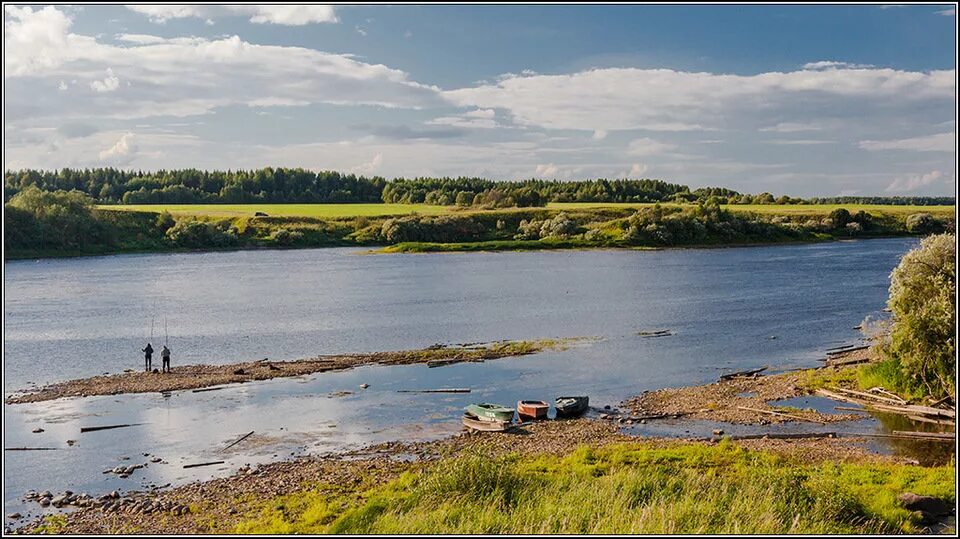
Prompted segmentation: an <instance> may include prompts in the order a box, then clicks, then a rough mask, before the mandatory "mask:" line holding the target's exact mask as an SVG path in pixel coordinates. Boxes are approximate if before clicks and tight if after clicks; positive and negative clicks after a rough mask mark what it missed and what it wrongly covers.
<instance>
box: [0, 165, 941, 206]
mask: <svg viewBox="0 0 960 539" xmlns="http://www.w3.org/2000/svg"><path fill="white" fill-rule="evenodd" d="M3 180H4V182H3V184H4V201H9V200H10V199H11V197H13V196H14V195H16V194H17V193H19V192H21V191H23V190H24V189H26V188H27V187H30V186H35V187H37V188H39V189H40V190H42V191H49V192H54V191H79V192H82V193H84V194H86V195H88V196H89V197H90V198H92V199H93V200H94V201H95V202H96V203H98V204H251V203H275V204H282V203H291V204H293V203H299V204H334V203H381V202H383V203H399V204H434V205H441V206H454V205H456V206H464V207H483V208H503V207H538V206H545V205H546V204H547V203H549V202H680V203H683V202H691V203H692V202H706V201H707V200H713V201H715V202H718V203H720V204H896V205H952V204H954V202H955V199H954V198H953V197H880V196H876V197H872V196H867V197H850V196H845V197H812V198H796V197H789V196H785V195H783V196H779V197H775V196H774V195H773V194H771V193H759V194H747V193H740V192H737V191H734V190H732V189H727V188H723V187H701V188H697V189H694V190H690V188H689V187H688V186H686V185H682V184H676V183H669V182H666V181H663V180H657V179H615V180H608V179H604V178H600V179H595V180H580V181H559V180H537V179H530V180H521V181H508V180H489V179H485V178H470V177H458V178H450V177H441V178H429V177H421V178H412V179H406V178H397V179H393V180H387V179H385V178H383V177H380V176H373V177H366V176H359V175H356V174H345V173H341V172H336V171H322V172H313V171H310V170H305V169H302V168H283V167H279V168H273V167H266V168H261V169H257V170H225V171H224V170H213V171H209V170H198V169H178V170H158V171H152V172H144V171H139V170H138V171H133V170H122V169H117V168H96V169H71V168H63V169H59V170H49V171H48V170H36V169H21V170H17V171H5V172H4V178H3Z"/></svg>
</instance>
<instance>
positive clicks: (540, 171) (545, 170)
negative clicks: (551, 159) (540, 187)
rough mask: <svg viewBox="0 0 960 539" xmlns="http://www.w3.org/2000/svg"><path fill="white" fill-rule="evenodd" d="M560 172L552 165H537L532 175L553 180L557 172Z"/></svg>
mask: <svg viewBox="0 0 960 539" xmlns="http://www.w3.org/2000/svg"><path fill="white" fill-rule="evenodd" d="M559 171H560V168H559V167H557V165H554V164H553V163H550V164H547V165H537V168H536V170H534V171H533V175H534V176H536V177H538V178H553V177H556V175H557V172H559Z"/></svg>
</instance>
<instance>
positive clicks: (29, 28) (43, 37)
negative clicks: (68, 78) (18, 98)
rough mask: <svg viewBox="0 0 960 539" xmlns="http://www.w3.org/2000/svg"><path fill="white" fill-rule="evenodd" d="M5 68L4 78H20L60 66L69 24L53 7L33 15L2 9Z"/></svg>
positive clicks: (25, 9)
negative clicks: (3, 13) (4, 13)
mask: <svg viewBox="0 0 960 539" xmlns="http://www.w3.org/2000/svg"><path fill="white" fill-rule="evenodd" d="M4 10H6V13H7V17H6V18H5V19H6V20H5V21H4V23H3V34H4V40H3V45H4V55H3V57H4V66H5V68H6V75H7V76H17V75H23V74H27V73H31V72H35V71H41V70H45V69H50V68H54V67H56V66H58V65H60V61H61V58H62V56H63V54H64V49H65V48H67V46H68V42H67V29H68V28H69V27H70V24H71V21H70V18H69V17H67V16H66V15H65V14H64V13H63V12H61V11H59V10H57V8H55V7H53V6H47V7H45V8H43V9H41V10H37V11H33V9H31V8H29V7H23V8H18V7H16V6H11V5H6V6H4Z"/></svg>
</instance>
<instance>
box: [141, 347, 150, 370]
mask: <svg viewBox="0 0 960 539" xmlns="http://www.w3.org/2000/svg"><path fill="white" fill-rule="evenodd" d="M141 352H143V368H144V370H145V371H147V372H150V370H151V367H152V366H153V347H152V346H150V343H147V347H146V348H144V349H142V350H141Z"/></svg>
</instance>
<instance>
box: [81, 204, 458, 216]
mask: <svg viewBox="0 0 960 539" xmlns="http://www.w3.org/2000/svg"><path fill="white" fill-rule="evenodd" d="M97 208H98V209H102V210H121V211H143V212H155V213H160V212H163V211H164V210H166V211H168V212H170V213H172V214H174V215H209V216H212V217H252V216H253V214H254V213H256V212H258V211H259V212H263V213H266V214H267V215H269V216H271V217H320V218H334V217H360V216H364V217H380V216H384V215H409V214H411V213H419V214H421V215H436V214H440V213H447V212H449V211H451V210H452V209H453V208H452V207H447V206H429V205H427V204H134V205H126V206H124V205H120V206H97Z"/></svg>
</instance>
